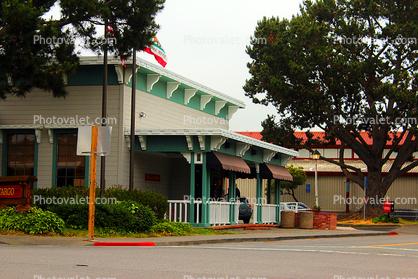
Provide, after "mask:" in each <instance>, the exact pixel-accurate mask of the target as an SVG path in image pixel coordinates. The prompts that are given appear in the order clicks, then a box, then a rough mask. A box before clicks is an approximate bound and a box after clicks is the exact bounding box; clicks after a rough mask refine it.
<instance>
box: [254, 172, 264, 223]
mask: <svg viewBox="0 0 418 279" xmlns="http://www.w3.org/2000/svg"><path fill="white" fill-rule="evenodd" d="M256 179H257V193H256V198H257V223H258V224H262V223H263V220H262V219H263V217H262V216H263V215H262V214H263V212H262V210H263V208H262V203H263V200H262V199H263V198H262V197H263V185H262V184H263V183H262V180H261V176H260V165H259V164H256Z"/></svg>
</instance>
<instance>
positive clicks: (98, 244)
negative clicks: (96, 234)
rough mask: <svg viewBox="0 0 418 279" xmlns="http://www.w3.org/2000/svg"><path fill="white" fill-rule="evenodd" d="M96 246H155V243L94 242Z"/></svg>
mask: <svg viewBox="0 0 418 279" xmlns="http://www.w3.org/2000/svg"><path fill="white" fill-rule="evenodd" d="M94 246H155V243H154V242H94Z"/></svg>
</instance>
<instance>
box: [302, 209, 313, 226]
mask: <svg viewBox="0 0 418 279" xmlns="http://www.w3.org/2000/svg"><path fill="white" fill-rule="evenodd" d="M299 228H300V229H313V212H312V211H301V212H299Z"/></svg>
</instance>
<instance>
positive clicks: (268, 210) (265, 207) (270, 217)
mask: <svg viewBox="0 0 418 279" xmlns="http://www.w3.org/2000/svg"><path fill="white" fill-rule="evenodd" d="M259 206H261V207H262V209H261V222H262V224H276V223H277V220H276V208H277V205H275V204H253V205H252V208H253V223H254V224H258V222H257V211H258V208H259ZM279 220H280V214H279Z"/></svg>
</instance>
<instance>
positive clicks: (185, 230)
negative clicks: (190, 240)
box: [152, 221, 193, 235]
mask: <svg viewBox="0 0 418 279" xmlns="http://www.w3.org/2000/svg"><path fill="white" fill-rule="evenodd" d="M152 230H153V231H154V232H156V233H161V234H170V235H185V234H190V233H191V232H192V231H193V228H192V226H191V225H190V224H186V223H174V222H168V221H165V222H160V223H158V224H156V225H155V226H153V227H152Z"/></svg>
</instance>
